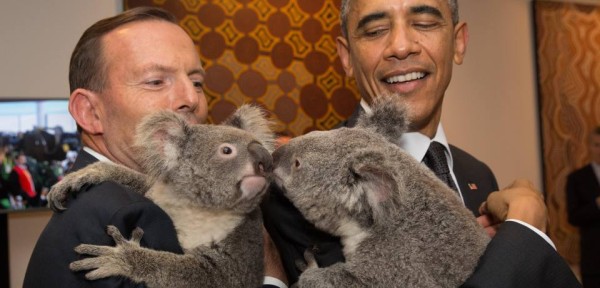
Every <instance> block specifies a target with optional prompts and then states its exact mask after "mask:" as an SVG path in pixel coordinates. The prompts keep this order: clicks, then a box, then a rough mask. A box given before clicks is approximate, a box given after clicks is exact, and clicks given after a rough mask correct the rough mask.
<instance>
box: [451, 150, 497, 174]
mask: <svg viewBox="0 0 600 288" xmlns="http://www.w3.org/2000/svg"><path fill="white" fill-rule="evenodd" d="M450 151H451V153H452V159H454V163H459V164H461V165H468V166H469V167H472V168H473V167H476V168H477V169H484V170H485V171H489V173H492V170H491V169H490V167H489V166H488V165H487V164H485V163H484V162H483V161H481V160H479V159H477V158H475V156H473V155H471V154H469V153H468V152H466V151H465V150H462V149H460V148H458V147H456V146H454V145H450Z"/></svg>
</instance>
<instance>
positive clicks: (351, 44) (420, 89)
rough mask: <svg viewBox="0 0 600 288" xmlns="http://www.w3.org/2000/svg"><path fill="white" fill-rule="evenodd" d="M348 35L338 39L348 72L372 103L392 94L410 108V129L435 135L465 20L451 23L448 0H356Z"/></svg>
mask: <svg viewBox="0 0 600 288" xmlns="http://www.w3.org/2000/svg"><path fill="white" fill-rule="evenodd" d="M350 5H351V6H350V11H349V14H348V25H347V27H348V31H347V37H346V38H344V37H340V38H338V53H339V55H340V59H341V60H342V65H343V66H344V69H345V71H346V74H347V75H348V76H350V77H354V78H355V79H356V82H357V85H358V88H359V91H360V93H361V96H362V97H363V98H364V99H365V100H367V102H370V101H371V100H372V99H373V98H374V97H377V96H379V95H387V94H393V95H396V96H397V97H398V98H399V100H400V101H406V102H407V104H408V105H409V106H410V118H411V119H410V120H411V122H412V124H411V130H412V131H419V132H421V133H423V134H426V135H428V136H430V137H431V136H433V134H435V131H436V129H437V124H438V122H439V120H440V117H441V106H442V101H443V97H444V93H445V91H446V88H447V87H448V84H449V83H450V78H451V77H452V66H453V63H457V64H461V63H462V60H463V56H464V53H465V49H466V42H467V28H466V24H464V23H459V24H457V25H456V26H454V25H453V24H452V15H451V11H450V7H449V5H448V2H447V1H446V0H352V1H351V4H350Z"/></svg>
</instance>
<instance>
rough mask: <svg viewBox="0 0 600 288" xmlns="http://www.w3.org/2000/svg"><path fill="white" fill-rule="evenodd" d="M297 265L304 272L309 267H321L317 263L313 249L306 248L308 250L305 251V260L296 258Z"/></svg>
mask: <svg viewBox="0 0 600 288" xmlns="http://www.w3.org/2000/svg"><path fill="white" fill-rule="evenodd" d="M296 267H297V268H298V269H299V270H300V271H302V272H304V271H306V270H308V269H315V268H319V264H318V263H317V259H315V254H314V253H313V251H312V250H310V249H306V251H304V261H302V260H300V259H296Z"/></svg>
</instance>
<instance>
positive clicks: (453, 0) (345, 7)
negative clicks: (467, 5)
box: [340, 0, 459, 37]
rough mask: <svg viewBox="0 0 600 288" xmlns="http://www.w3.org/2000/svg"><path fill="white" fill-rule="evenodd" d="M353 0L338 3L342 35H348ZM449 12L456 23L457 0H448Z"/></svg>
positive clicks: (453, 22)
mask: <svg viewBox="0 0 600 288" xmlns="http://www.w3.org/2000/svg"><path fill="white" fill-rule="evenodd" d="M351 1H353V0H342V4H341V5H340V25H341V29H342V36H344V37H347V36H348V13H349V12H350V2H351ZM448 5H449V6H450V12H451V13H452V24H454V25H456V24H458V20H459V19H458V0H448Z"/></svg>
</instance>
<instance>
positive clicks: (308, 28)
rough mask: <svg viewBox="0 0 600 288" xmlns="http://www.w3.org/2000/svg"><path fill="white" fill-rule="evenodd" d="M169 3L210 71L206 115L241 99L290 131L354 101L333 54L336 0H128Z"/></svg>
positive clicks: (331, 122) (330, 122)
mask: <svg viewBox="0 0 600 288" xmlns="http://www.w3.org/2000/svg"><path fill="white" fill-rule="evenodd" d="M124 2H125V3H124V4H125V5H124V6H125V8H126V9H129V8H133V7H137V6H156V7H161V8H164V9H166V10H169V11H170V12H172V13H173V14H175V16H176V17H177V18H178V19H179V25H180V26H181V27H183V29H185V30H186V31H187V32H188V33H189V34H190V36H191V37H192V39H193V40H194V42H195V44H196V47H197V48H198V52H199V54H200V58H201V59H202V62H203V65H204V68H205V69H206V71H207V75H208V76H207V79H206V86H205V87H206V90H205V91H206V94H207V100H208V105H209V111H210V115H209V118H210V121H211V122H213V123H218V122H220V121H222V120H224V118H225V117H226V116H227V115H229V114H230V113H231V112H233V111H234V110H235V108H236V107H238V106H240V105H241V104H242V103H249V102H251V103H258V104H260V105H262V106H263V107H265V108H266V109H267V110H268V111H270V112H271V113H272V116H273V119H274V120H276V121H277V124H278V125H277V128H276V129H277V130H278V132H280V133H281V134H284V135H288V136H297V135H302V134H304V133H306V132H309V131H312V130H328V129H331V128H333V127H335V126H336V125H337V124H338V123H339V122H340V121H342V120H344V119H346V118H348V117H349V116H350V115H351V114H352V112H353V111H354V109H355V107H356V105H357V104H358V101H359V96H358V92H357V91H356V88H355V86H354V83H353V81H352V80H349V79H348V78H347V77H345V74H344V71H343V68H342V66H341V63H340V61H339V59H338V57H337V51H336V44H335V38H336V37H337V36H338V35H339V34H340V25H339V4H340V3H339V2H340V0H204V1H193V0H180V1H175V0H170V1H166V0H162V1H161V0H154V1H153V0H125V1H124Z"/></svg>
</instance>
